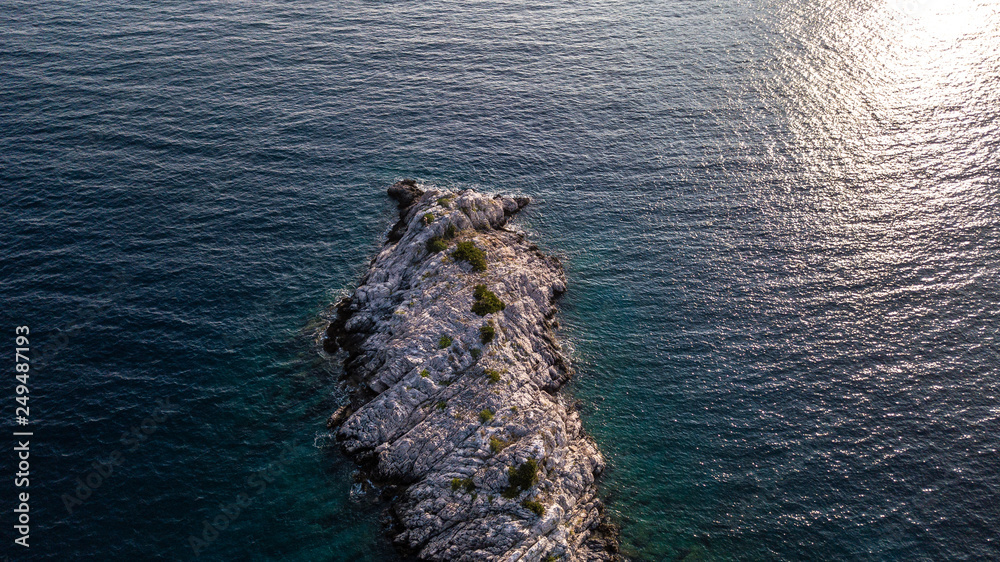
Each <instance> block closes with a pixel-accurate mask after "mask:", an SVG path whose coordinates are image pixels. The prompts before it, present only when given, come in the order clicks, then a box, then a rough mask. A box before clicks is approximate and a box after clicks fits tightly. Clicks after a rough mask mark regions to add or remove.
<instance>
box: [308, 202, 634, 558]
mask: <svg viewBox="0 0 1000 562" xmlns="http://www.w3.org/2000/svg"><path fill="white" fill-rule="evenodd" d="M425 189H426V188H423V189H422V188H421V187H418V186H416V185H415V184H413V183H412V182H400V183H397V184H396V185H394V186H393V187H392V188H390V189H389V193H390V195H391V196H393V197H394V198H396V199H397V201H398V202H399V206H400V222H399V223H398V224H397V225H396V226H395V227H394V228H393V230H392V232H391V233H390V235H389V242H387V243H386V245H385V247H384V248H383V249H382V250H381V251H380V253H379V254H378V256H377V257H375V259H374V260H373V261H372V264H371V267H370V269H369V271H368V272H367V274H366V275H365V276H364V278H363V279H362V282H361V284H360V286H359V287H358V288H357V289H356V290H355V291H354V294H353V295H351V296H350V297H348V298H345V299H344V300H342V301H341V302H340V303H339V304H338V306H337V311H338V312H337V318H335V319H334V321H333V322H332V323H331V325H330V327H329V328H328V330H327V335H326V340H325V342H324V347H325V348H326V349H327V351H330V352H335V351H337V350H338V349H343V350H344V351H345V352H346V356H347V358H346V359H345V373H346V376H347V377H348V380H349V381H350V383H351V387H352V389H353V390H354V392H353V394H352V400H353V401H352V404H351V406H350V407H349V408H347V409H341V410H338V412H336V413H335V414H334V416H332V417H331V424H332V425H337V424H340V427H339V430H338V431H337V439H338V440H339V441H340V442H341V444H342V446H343V448H344V450H345V451H346V452H347V453H348V454H350V455H352V456H353V457H355V458H356V459H357V460H359V461H360V462H362V463H363V465H364V466H366V467H369V468H370V470H371V473H372V476H373V477H374V478H375V479H376V480H378V481H381V482H383V483H386V484H389V485H395V486H399V487H400V493H399V495H398V498H397V499H396V501H395V502H394V504H393V512H394V516H395V519H396V526H395V529H396V531H397V534H396V542H397V544H399V546H400V547H401V548H403V549H404V550H405V551H407V552H411V553H413V554H415V555H416V556H417V557H418V558H420V559H423V560H461V561H467V560H468V561H472V560H484V561H485V560H489V561H493V560H503V561H510V562H514V561H518V562H534V561H540V560H546V559H550V560H551V559H557V560H566V561H578V560H617V559H620V557H619V556H618V555H616V554H613V553H612V552H617V537H616V533H615V532H614V528H613V526H611V525H608V524H606V523H604V522H603V516H602V511H603V510H602V505H601V502H600V500H599V499H598V498H597V495H596V485H595V478H596V477H597V476H598V475H599V474H600V473H601V472H602V471H603V469H604V459H603V458H602V456H601V453H600V452H599V451H598V450H597V447H596V446H595V444H594V442H593V441H592V440H591V439H590V438H589V437H588V436H587V435H586V434H585V433H584V432H583V429H582V424H581V423H580V418H579V416H578V415H577V413H576V412H575V411H574V410H573V409H572V407H571V406H570V405H569V404H567V403H566V402H565V401H564V400H563V398H561V397H560V396H559V395H558V394H556V392H557V390H558V389H559V387H560V386H562V385H563V384H564V383H565V382H566V381H567V380H568V379H569V376H570V367H569V364H568V362H567V360H566V358H565V357H564V356H563V355H562V353H561V352H560V348H559V345H558V343H557V342H556V340H555V337H554V334H553V331H552V328H553V325H552V319H553V317H554V315H555V313H556V309H555V306H554V302H555V299H556V297H558V296H559V294H561V293H562V292H563V291H564V290H565V287H566V279H565V275H564V273H563V270H562V266H561V265H560V263H559V262H558V260H556V259H555V258H552V257H548V256H545V255H543V254H542V253H541V252H540V251H539V250H538V248H537V247H536V246H534V245H532V244H530V243H529V242H527V241H526V240H525V239H524V237H523V236H522V235H520V234H517V233H514V232H511V231H509V230H506V229H505V228H504V225H505V223H506V222H507V220H508V219H509V218H510V216H512V215H513V214H514V213H516V212H517V211H518V210H520V209H521V208H522V207H523V206H524V205H526V204H527V203H528V200H527V198H511V197H500V196H490V195H486V194H482V193H477V192H474V191H471V190H467V191H463V192H460V193H456V192H449V191H443V190H436V189H426V190H425ZM427 213H431V214H432V215H433V221H432V222H430V223H429V224H426V220H425V218H424V216H425V214H427ZM450 225H453V226H454V227H455V230H456V231H457V233H456V234H455V236H454V237H453V238H452V239H449V240H447V244H448V248H447V249H446V250H444V251H441V252H437V253H432V252H429V251H428V249H427V242H428V240H429V239H431V238H432V237H435V236H437V237H447V229H448V227H449V226H450ZM459 241H472V242H473V243H475V245H476V246H477V247H478V248H480V249H481V250H483V251H484V252H485V256H486V261H487V270H486V271H485V272H475V271H473V270H472V267H471V266H470V264H468V263H466V262H464V261H458V260H456V259H454V258H453V257H452V256H451V254H452V252H454V250H455V245H456V243H457V242H459ZM477 284H484V285H486V286H487V288H488V289H489V290H491V291H493V292H494V293H496V295H497V296H498V297H499V298H500V300H502V301H503V302H504V303H505V304H506V308H505V309H504V310H503V311H500V312H497V313H493V314H489V315H487V316H485V317H481V316H479V315H477V314H475V313H473V312H472V311H471V309H472V305H473V302H474V298H473V291H474V286H475V285H477ZM487 322H492V324H493V325H494V326H495V330H496V336H495V338H494V339H493V341H491V342H489V343H488V344H484V343H482V342H481V338H480V331H479V330H480V327H481V326H483V325H484V324H485V323H487ZM442 335H447V336H449V337H451V338H452V339H453V343H452V344H451V345H450V346H448V347H447V348H444V349H441V348H440V346H439V340H440V338H441V336H442ZM477 349H478V350H479V354H480V355H479V357H478V359H477V358H476V357H475V356H474V354H475V353H476V352H475V351H474V350H477ZM487 370H492V371H497V372H499V373H500V380H499V381H498V382H496V383H492V382H491V381H490V378H489V376H488V375H487V373H486V371H487ZM422 373H423V375H422ZM485 409H488V410H489V411H491V412H493V415H494V417H493V419H492V420H491V421H487V422H484V421H482V420H481V419H480V412H482V411H483V410H485ZM491 438H494V439H497V440H500V441H501V442H502V443H503V444H505V446H503V448H502V449H500V450H499V451H497V450H496V449H498V448H499V447H497V446H496V445H499V444H501V443H497V442H495V443H494V445H495V446H494V447H492V448H491V444H490V440H491ZM529 458H530V459H535V460H536V461H537V462H538V464H539V466H540V469H539V471H538V482H537V484H535V485H533V486H531V487H530V488H529V489H527V490H523V491H518V492H517V493H516V495H514V497H505V494H504V492H505V491H508V493H507V494H506V495H507V496H511V495H512V494H511V493H510V490H509V488H510V484H509V481H508V475H509V471H510V469H511V468H512V467H518V466H521V465H522V464H523V463H525V462H526V461H527V460H528V459H529ZM456 488H457V489H456ZM526 500H531V501H536V502H539V503H541V504H542V505H543V506H544V507H545V513H544V515H543V516H541V517H539V516H538V515H536V514H535V513H533V512H532V511H531V510H529V509H528V508H526V507H525V506H524V505H523V502H524V501H526Z"/></svg>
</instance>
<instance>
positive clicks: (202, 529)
mask: <svg viewBox="0 0 1000 562" xmlns="http://www.w3.org/2000/svg"><path fill="white" fill-rule="evenodd" d="M998 46H1000V5H998V4H997V3H996V2H995V1H988V0H951V1H945V0H940V1H936V0H884V1H881V0H801V1H796V2H779V1H774V0H725V1H723V0H669V1H667V0H650V1H645V2H638V1H635V0H624V1H614V2H612V1H608V0H582V1H581V0H569V1H563V2H552V1H548V0H542V1H539V2H532V3H523V2H513V1H508V0H470V1H467V2H450V1H443V0H432V1H428V2H413V1H402V0H383V1H362V0H340V1H337V2H330V1H327V0H318V1H304V0H280V1H279V0H260V1H255V2H249V1H242V0H205V1H177V0H161V1H157V2H150V1H147V0H137V1H130V2H122V1H120V0H91V1H88V2H79V1H69V0H64V1H51V0H33V1H30V2H29V1H25V0H5V1H4V2H3V4H2V5H0V190H2V195H3V204H2V206H0V235H2V236H0V253H2V262H0V271H2V275H0V303H2V307H0V318H2V323H0V329H2V334H3V337H0V342H2V344H3V357H5V358H6V361H7V368H6V372H8V375H7V378H6V379H4V380H5V382H4V383H3V384H2V385H0V404H2V406H0V413H2V420H0V421H2V425H3V427H5V428H6V429H4V435H5V436H4V437H3V438H2V441H3V445H2V447H0V448H2V449H3V451H4V453H3V454H2V459H0V475H2V480H3V482H4V484H3V486H0V492H2V495H3V500H2V511H3V513H2V515H0V523H2V524H0V528H2V529H3V532H2V534H0V536H2V539H3V546H2V548H0V556H3V555H6V556H7V557H8V559H10V560H59V561H63V560H126V561H136V560H150V561H156V560H195V559H197V560H234V561H236V560H241V561H242V560H252V561H264V560H282V561H383V560H387V561H391V560H398V559H399V555H398V554H397V553H396V552H395V550H394V549H393V547H392V545H391V543H390V541H389V539H388V538H387V536H386V535H385V531H384V517H385V515H384V510H385V509H386V506H387V504H386V503H385V498H380V497H378V494H377V493H376V492H373V491H372V490H371V489H370V488H369V487H368V486H367V485H366V484H365V483H364V482H363V477H362V476H361V475H360V474H359V473H358V472H357V469H356V467H355V465H354V464H353V463H352V462H351V461H349V460H348V459H346V458H345V457H344V456H343V455H342V454H341V453H340V451H339V449H338V448H337V447H336V445H335V443H333V442H332V440H331V438H330V435H329V434H328V431H327V429H326V427H325V421H326V418H327V416H328V415H329V414H330V413H331V412H332V411H333V410H334V409H335V408H336V407H337V406H338V405H339V404H341V403H342V402H343V400H344V395H343V393H342V391H341V390H340V389H339V388H338V385H337V377H338V375H339V373H340V371H339V368H340V367H339V366H338V365H336V364H333V363H331V362H329V361H327V360H325V359H324V358H323V357H321V355H320V353H318V351H317V346H316V336H317V334H318V332H319V331H320V330H322V328H323V327H324V321H323V318H324V315H325V314H326V313H327V310H328V306H329V305H330V304H331V303H332V302H334V301H335V300H336V299H337V298H338V297H339V296H341V295H343V294H346V292H347V291H349V290H350V289H351V288H352V287H353V286H354V285H355V284H356V283H357V282H358V280H359V278H360V276H361V275H362V274H363V272H364V271H365V269H366V267H367V264H368V261H369V259H370V258H371V256H372V255H373V254H374V253H375V252H376V251H377V250H378V248H379V247H380V245H381V244H382V243H383V241H384V239H385V234H386V231H387V229H388V227H389V226H390V225H391V224H392V221H393V220H394V212H395V210H394V206H393V205H392V203H391V202H390V201H389V200H388V199H387V198H386V197H385V188H386V187H387V186H389V185H391V184H392V183H393V182H395V181H397V180H400V179H403V178H414V179H417V180H418V181H420V182H423V183H427V184H431V185H434V186H439V187H445V188H451V189H465V188H475V189H480V190H487V191H497V192H505V193H516V194H525V195H530V196H532V197H533V198H534V199H535V203H534V204H533V205H532V206H530V207H528V208H527V209H526V210H525V211H524V212H523V213H522V215H521V216H520V217H519V218H518V219H517V220H516V223H515V225H516V227H517V228H520V229H523V230H525V231H526V232H527V233H528V235H529V236H530V237H531V238H532V239H533V240H534V241H535V242H537V243H538V244H539V245H540V246H541V247H542V248H543V249H544V250H545V251H546V252H549V253H552V254H554V255H557V256H559V257H560V258H561V259H562V260H563V262H564V264H565V266H566V269H567V274H568V277H569V291H568V293H567V294H566V295H565V296H564V297H563V300H562V303H561V310H562V312H561V316H560V317H561V319H562V328H561V333H560V337H561V338H562V339H563V341H565V342H566V343H567V346H568V348H569V349H570V350H571V352H572V355H573V358H574V360H575V365H576V369H577V372H576V376H575V379H574V382H573V383H572V384H571V385H570V386H569V387H568V388H567V389H566V390H565V391H564V392H568V393H570V396H571V397H572V399H573V400H575V401H577V403H578V407H579V409H580V411H581V413H582V415H583V418H584V423H585V427H586V429H587V430H588V431H589V432H590V433H591V434H592V435H593V436H594V437H595V439H596V440H597V442H598V443H599V445H600V447H601V449H602V450H603V451H604V453H605V455H606V457H607V461H608V469H607V472H606V474H605V476H604V478H603V480H602V484H601V486H602V493H603V495H604V497H605V500H606V503H607V505H608V512H609V514H610V516H611V517H612V519H613V520H614V521H615V522H616V523H618V524H619V525H620V526H621V537H622V550H623V552H624V553H625V554H627V555H628V556H629V557H630V558H632V559H633V560H636V561H661V560H687V561H689V562H691V561H694V560H717V561H723V560H986V559H994V560H995V559H1000V454H998V448H1000V372H998V371H1000V341H998V320H997V318H998V312H1000V151H998V147H1000V47H998ZM18 326H26V327H28V328H29V329H30V334H29V337H28V338H27V339H28V340H29V342H28V344H27V345H28V346H29V348H30V351H29V352H28V355H29V357H30V364H31V371H30V379H28V385H27V389H28V392H29V393H28V396H29V400H28V405H29V408H30V412H29V414H30V415H29V416H27V418H26V419H27V420H28V422H27V424H26V425H18V424H17V423H16V417H15V408H16V407H18V406H20V405H21V404H18V403H16V397H17V396H19V395H18V394H17V393H16V386H17V384H18V381H17V380H16V379H15V374H16V372H15V370H14V369H15V367H14V365H15V361H16V359H15V348H16V347H20V346H19V345H18V344H17V343H16V332H15V329H16V327H18ZM21 396H23V394H22V395H21ZM14 431H30V432H32V434H33V435H32V436H31V437H30V446H29V447H30V460H29V464H30V478H29V480H30V484H29V485H28V486H27V487H16V486H15V485H14V480H15V472H16V471H17V470H18V468H17V466H16V463H17V462H18V459H17V458H16V457H15V451H14V447H16V446H17V442H16V438H15V436H13V435H12V432H14ZM19 492H27V493H29V494H30V501H29V502H28V503H29V509H30V512H29V513H30V515H29V517H30V525H29V526H30V533H29V537H30V538H29V544H30V546H29V547H28V548H24V547H22V546H20V545H18V544H15V543H14V539H15V538H17V537H18V536H20V535H19V532H18V531H17V530H15V529H14V528H13V526H14V525H15V524H16V519H17V517H18V514H17V513H15V512H14V509H15V508H16V507H17V506H18V505H19V503H20V502H19V501H17V500H16V494H17V493H19ZM213 522H214V524H215V527H211V525H212V524H213ZM220 527H221V530H218V529H219V528H220Z"/></svg>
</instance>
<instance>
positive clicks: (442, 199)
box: [438, 196, 455, 209]
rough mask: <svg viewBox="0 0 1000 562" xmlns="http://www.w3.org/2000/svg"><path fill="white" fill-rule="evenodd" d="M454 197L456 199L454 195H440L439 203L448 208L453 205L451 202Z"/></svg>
mask: <svg viewBox="0 0 1000 562" xmlns="http://www.w3.org/2000/svg"><path fill="white" fill-rule="evenodd" d="M454 199H455V198H454V197H448V196H445V197H438V205H441V206H442V207H444V208H445V209H447V208H449V207H451V202H452V201H453V200H454Z"/></svg>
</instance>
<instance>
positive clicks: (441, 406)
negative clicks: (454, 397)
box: [434, 400, 448, 412]
mask: <svg viewBox="0 0 1000 562" xmlns="http://www.w3.org/2000/svg"><path fill="white" fill-rule="evenodd" d="M434 407H435V408H437V409H438V410H441V411H442V412H443V411H445V409H446V408H447V407H448V403H447V402H445V401H444V400H442V401H440V402H438V403H437V404H435V405H434Z"/></svg>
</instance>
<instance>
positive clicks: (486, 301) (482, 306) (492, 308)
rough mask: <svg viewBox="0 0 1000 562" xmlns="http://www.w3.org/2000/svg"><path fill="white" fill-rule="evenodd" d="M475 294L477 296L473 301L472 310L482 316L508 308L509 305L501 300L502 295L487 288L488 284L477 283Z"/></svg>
mask: <svg viewBox="0 0 1000 562" xmlns="http://www.w3.org/2000/svg"><path fill="white" fill-rule="evenodd" d="M473 296H474V297H476V301H475V302H474V303H472V312H475V313H476V314H478V315H480V316H486V315H487V314H493V313H494V312H500V311H501V310H503V309H505V308H507V305H506V304H504V303H503V301H501V300H500V297H498V296H497V295H496V293H494V292H493V291H491V290H489V289H487V288H486V285H476V289H475V292H473Z"/></svg>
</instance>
